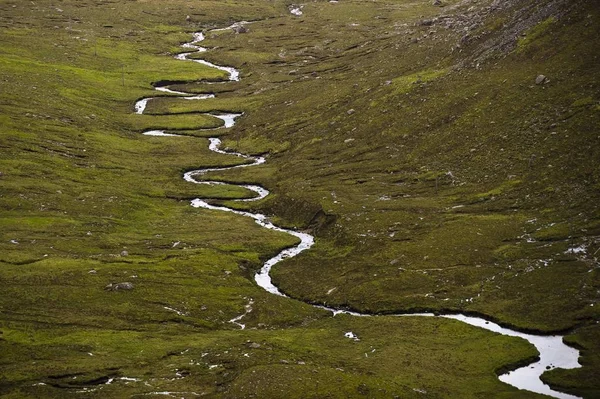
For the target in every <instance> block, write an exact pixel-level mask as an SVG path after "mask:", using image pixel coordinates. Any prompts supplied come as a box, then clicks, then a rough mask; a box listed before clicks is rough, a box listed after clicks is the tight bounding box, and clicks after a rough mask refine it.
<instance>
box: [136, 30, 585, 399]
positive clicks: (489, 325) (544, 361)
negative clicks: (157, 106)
mask: <svg viewBox="0 0 600 399" xmlns="http://www.w3.org/2000/svg"><path fill="white" fill-rule="evenodd" d="M235 25H239V24H234V26H235ZM225 29H227V28H225ZM223 30H224V29H215V31H223ZM203 40H204V34H203V33H202V32H199V33H195V34H194V38H193V40H192V41H190V42H189V43H185V44H183V46H182V47H184V48H185V49H189V50H190V51H188V52H183V53H180V54H178V55H176V56H175V58H176V59H178V60H181V61H188V62H197V63H199V64H203V65H206V66H209V67H212V68H216V69H218V70H221V71H224V72H227V73H228V75H229V77H228V81H238V80H239V79H240V73H239V71H238V70H236V69H235V68H232V67H227V66H219V65H215V64H213V63H210V62H208V61H205V60H200V59H190V58H189V55H190V54H192V53H198V52H200V53H202V52H206V51H208V49H206V48H204V47H202V46H200V45H198V43H200V42H201V41H203ZM156 90H157V91H159V92H161V93H166V94H170V95H172V96H178V97H180V98H183V99H186V100H206V99H210V98H214V97H215V96H214V95H213V94H199V95H198V94H193V93H186V92H181V91H175V90H170V89H169V88H168V87H165V86H160V87H156ZM153 98H154V97H149V98H143V99H141V100H139V101H137V102H136V104H135V112H136V113H137V114H140V115H141V114H143V113H144V111H145V110H146V106H147V104H148V102H149V101H152V99H153ZM207 114H208V115H212V116H213V117H216V118H219V119H221V120H222V121H223V126H222V127H221V128H220V129H227V128H231V127H233V126H234V125H235V119H236V118H237V117H239V116H241V114H235V113H231V114H215V113H207ZM143 134H145V135H150V136H164V137H178V136H180V135H178V134H173V133H167V132H166V131H164V130H151V131H146V132H144V133H143ZM209 142H210V144H209V149H210V150H211V151H214V152H218V153H220V154H227V155H232V156H237V157H240V158H244V159H245V160H247V162H246V163H244V164H242V165H238V166H229V167H215V168H205V169H197V170H193V171H190V172H187V173H185V174H184V176H183V178H184V179H185V180H186V181H188V182H190V183H195V184H210V185H221V184H230V183H225V182H221V181H216V180H207V179H206V178H203V179H197V177H199V176H202V177H205V175H206V174H207V173H209V172H213V171H223V170H227V169H236V168H247V167H252V166H256V165H260V164H263V163H265V162H266V160H265V158H263V157H256V156H251V155H245V154H241V153H238V152H233V151H224V150H221V149H220V146H221V140H219V139H218V138H216V137H215V138H210V139H209ZM237 186H239V187H244V188H246V189H248V190H250V191H252V192H254V193H255V196H254V197H253V198H250V199H239V200H236V201H245V202H249V201H258V200H261V199H263V198H265V197H266V196H268V195H269V191H268V190H267V189H265V188H264V187H261V186H258V185H249V184H239V185H237ZM191 205H192V206H193V207H196V208H204V209H210V210H215V211H222V212H230V213H234V214H237V215H240V216H244V217H249V218H252V219H254V220H255V221H256V223H258V224H259V225H260V226H262V227H264V228H266V229H269V230H275V231H280V232H283V233H287V234H290V235H293V236H294V237H297V238H298V239H299V240H300V243H299V244H297V245H295V246H293V247H290V248H286V249H284V250H283V251H281V252H280V253H279V254H277V255H276V256H274V257H272V258H271V259H269V260H267V261H266V262H265V263H264V264H263V266H262V268H261V269H260V271H259V272H258V273H256V275H255V276H254V279H255V281H256V283H257V284H258V286H260V287H261V288H263V289H265V290H266V291H268V292H270V293H272V294H274V295H279V296H282V297H287V296H286V295H285V294H284V293H282V292H281V291H280V290H279V289H278V288H277V287H276V286H275V285H274V284H273V282H272V281H271V277H270V274H269V273H270V271H271V268H272V267H273V266H274V265H276V264H277V263H279V262H281V261H283V260H285V259H287V258H291V257H294V256H296V255H298V254H300V253H301V252H303V251H306V250H308V249H310V248H311V247H312V246H313V245H314V242H315V240H314V237H313V236H312V235H310V234H307V233H302V232H298V231H294V230H290V229H284V228H281V227H278V226H276V225H274V224H273V223H271V222H270V221H269V219H268V218H267V216H266V215H263V214H260V213H252V212H245V211H240V210H236V209H232V208H228V207H226V206H218V205H211V204H209V203H208V202H206V201H204V200H203V199H201V198H197V199H194V200H193V201H192V203H191ZM315 306H316V307H318V308H320V309H325V310H328V311H330V312H332V313H333V315H334V316H335V315H337V314H340V313H345V314H349V315H352V316H360V317H391V315H386V316H376V315H371V314H361V313H357V312H351V311H346V310H342V309H334V308H330V307H325V306H318V305H315ZM392 316H393V315H392ZM397 316H402V317H436V316H434V314H433V313H419V314H399V315H397ZM242 317H243V315H242V316H239V317H238V318H235V319H234V320H235V321H236V322H235V323H236V324H238V325H240V326H243V325H241V324H239V323H237V322H238V321H239V320H240V319H241V318H242ZM437 317H444V318H448V319H454V320H458V321H461V322H464V323H467V324H470V325H473V326H476V327H479V328H483V329H486V330H489V331H493V332H496V333H499V334H503V335H508V336H511V337H519V338H522V339H525V340H527V341H528V342H530V343H531V344H533V345H534V346H535V347H536V348H537V350H538V352H539V353H540V359H539V361H537V362H534V363H532V364H529V365H527V366H524V367H521V368H518V369H516V370H514V371H511V372H508V373H506V374H503V375H500V376H499V377H498V378H499V379H500V380H501V381H503V382H505V383H507V384H510V385H513V386H515V387H517V388H519V389H525V390H528V391H533V392H537V393H540V394H545V395H548V396H552V397H555V398H565V399H576V398H578V397H577V396H573V395H569V394H565V393H562V392H558V391H555V390H552V389H551V388H550V387H549V386H548V385H546V384H544V383H543V382H542V381H541V380H540V376H541V375H542V373H543V372H545V371H546V370H548V369H552V368H563V369H572V368H578V367H581V365H580V364H579V362H578V358H579V351H578V350H576V349H574V348H571V347H569V346H567V345H565V344H564V342H563V337H562V336H560V335H549V336H548V335H535V334H526V333H523V332H519V331H515V330H511V329H509V328H506V327H501V326H499V325H498V324H496V323H493V322H491V321H488V320H485V319H483V318H480V317H473V316H467V315H463V314H447V315H440V316H437ZM347 336H348V337H349V338H355V337H354V335H353V334H352V333H351V332H350V333H347Z"/></svg>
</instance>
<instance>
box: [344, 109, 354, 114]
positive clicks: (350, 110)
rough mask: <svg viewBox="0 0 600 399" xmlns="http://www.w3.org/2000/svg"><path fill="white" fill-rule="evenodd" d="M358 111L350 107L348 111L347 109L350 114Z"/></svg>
mask: <svg viewBox="0 0 600 399" xmlns="http://www.w3.org/2000/svg"><path fill="white" fill-rule="evenodd" d="M355 112H356V111H355V110H354V109H349V110H348V111H346V113H347V114H348V115H352V114H353V113H355Z"/></svg>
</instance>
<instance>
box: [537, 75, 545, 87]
mask: <svg viewBox="0 0 600 399" xmlns="http://www.w3.org/2000/svg"><path fill="white" fill-rule="evenodd" d="M544 83H546V77H545V76H544V75H538V76H537V78H535V84H536V85H541V84H544Z"/></svg>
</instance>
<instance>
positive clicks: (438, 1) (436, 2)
mask: <svg viewBox="0 0 600 399" xmlns="http://www.w3.org/2000/svg"><path fill="white" fill-rule="evenodd" d="M431 4H432V5H434V6H436V7H441V6H443V4H442V0H433V3H431Z"/></svg>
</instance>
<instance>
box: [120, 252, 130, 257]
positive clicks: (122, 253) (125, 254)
mask: <svg viewBox="0 0 600 399" xmlns="http://www.w3.org/2000/svg"><path fill="white" fill-rule="evenodd" d="M128 255H129V252H127V251H121V256H128Z"/></svg>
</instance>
